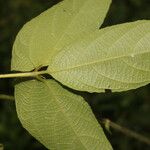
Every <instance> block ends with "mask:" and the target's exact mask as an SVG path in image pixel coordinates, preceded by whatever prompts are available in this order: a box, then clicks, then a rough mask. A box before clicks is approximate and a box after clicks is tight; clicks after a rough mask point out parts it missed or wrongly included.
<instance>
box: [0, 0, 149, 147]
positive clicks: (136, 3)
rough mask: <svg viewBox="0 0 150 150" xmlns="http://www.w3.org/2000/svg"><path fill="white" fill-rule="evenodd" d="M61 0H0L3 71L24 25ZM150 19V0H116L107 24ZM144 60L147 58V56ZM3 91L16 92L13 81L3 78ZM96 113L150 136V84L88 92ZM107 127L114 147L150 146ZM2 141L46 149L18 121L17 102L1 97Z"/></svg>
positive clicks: (0, 82) (7, 144)
mask: <svg viewBox="0 0 150 150" xmlns="http://www.w3.org/2000/svg"><path fill="white" fill-rule="evenodd" d="M58 1H59V0H0V73H8V72H9V70H10V60H11V51H12V45H13V42H14V39H15V36H16V34H17V33H18V31H19V30H20V29H21V27H22V25H23V24H25V23H26V22H27V21H28V20H30V19H32V18H33V17H35V16H37V15H38V14H39V13H41V12H42V11H44V10H46V9H47V8H49V7H51V6H52V5H53V4H55V3H56V2H58ZM139 19H150V1H149V0H113V3H112V5H111V8H110V10H109V13H108V15H107V17H106V19H105V22H104V24H103V27H105V26H108V25H113V24H118V23H123V22H128V21H134V20H139ZM143 61H144V60H143ZM0 93H5V94H10V95H13V82H12V80H10V79H3V80H2V79H0ZM86 97H87V100H88V101H89V103H90V105H91V107H92V109H93V111H94V113H95V115H96V116H97V117H98V118H109V119H111V120H112V121H114V122H116V123H118V124H121V125H123V126H126V127H127V128H129V129H132V130H133V131H136V132H138V133H140V134H143V135H144V136H147V137H150V86H146V87H142V88H139V89H137V90H131V91H128V92H122V93H113V94H111V93H108V94H106V93H105V94H87V95H86ZM111 131H112V134H109V133H108V132H107V131H106V135H107V137H108V138H109V140H110V142H111V144H112V145H113V147H114V150H149V149H150V147H148V145H146V144H143V143H141V142H139V141H137V140H134V139H132V138H129V137H127V136H125V135H123V134H121V133H120V132H117V131H116V130H113V129H112V130H111ZM0 143H2V144H4V146H5V150H26V149H28V150H44V149H45V148H44V146H42V145H41V144H40V143H38V142H37V141H36V140H35V139H34V138H33V137H31V136H30V135H29V134H28V132H26V131H25V129H23V128H22V126H21V124H20V122H19V121H18V118H17V115H16V110H15V104H14V102H9V101H2V100H0Z"/></svg>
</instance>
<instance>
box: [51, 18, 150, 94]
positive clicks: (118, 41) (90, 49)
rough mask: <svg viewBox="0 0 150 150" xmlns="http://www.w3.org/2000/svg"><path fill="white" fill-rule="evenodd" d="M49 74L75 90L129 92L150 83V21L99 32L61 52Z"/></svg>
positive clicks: (52, 64)
mask: <svg viewBox="0 0 150 150" xmlns="http://www.w3.org/2000/svg"><path fill="white" fill-rule="evenodd" d="M48 70H49V74H51V75H52V76H53V77H54V78H55V79H57V80H58V81H60V82H61V83H63V84H64V85H67V86H69V87H71V88H73V89H76V90H80V91H88V92H102V91H104V89H111V90H112V91H125V90H130V89H135V88H138V87H140V86H144V85H146V84H148V83H149V82H150V21H145V20H143V21H136V22H133V23H125V24H121V25H116V26H112V27H108V28H105V29H102V30H100V31H96V32H95V33H93V34H92V35H89V36H88V37H86V38H84V39H79V40H78V42H74V43H72V44H71V45H69V46H66V47H64V50H62V51H61V52H59V53H58V54H57V55H56V56H55V57H54V58H53V60H52V63H50V65H49V68H48Z"/></svg>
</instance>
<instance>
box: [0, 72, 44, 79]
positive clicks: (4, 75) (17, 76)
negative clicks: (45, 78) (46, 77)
mask: <svg viewBox="0 0 150 150" xmlns="http://www.w3.org/2000/svg"><path fill="white" fill-rule="evenodd" d="M46 73H47V71H36V72H35V71H33V72H24V73H12V74H1V75H0V79H2V78H19V77H36V76H38V75H42V74H46Z"/></svg>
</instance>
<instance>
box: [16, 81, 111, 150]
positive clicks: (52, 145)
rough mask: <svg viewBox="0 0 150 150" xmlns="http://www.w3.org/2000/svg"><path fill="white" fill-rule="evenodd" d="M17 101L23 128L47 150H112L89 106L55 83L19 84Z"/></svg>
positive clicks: (35, 82)
mask: <svg viewBox="0 0 150 150" xmlns="http://www.w3.org/2000/svg"><path fill="white" fill-rule="evenodd" d="M15 98H16V107H17V113H18V116H19V119H20V120H21V122H22V124H23V126H24V128H25V129H27V130H28V131H29V132H30V133H31V134H32V135H33V136H34V137H35V138H36V139H38V140H39V141H40V142H41V143H43V144H44V145H45V146H46V147H47V148H48V149H52V150H111V149H112V147H111V145H110V143H109V142H108V141H107V139H106V137H105V135H104V133H103V130H102V128H101V127H100V125H99V124H98V122H97V120H96V119H95V117H94V115H93V113H92V111H91V108H90V107H89V105H88V104H87V103H86V102H85V101H84V100H83V98H82V97H80V96H77V95H75V94H73V93H70V92H69V91H67V90H65V89H63V88H62V87H61V86H60V85H59V84H58V83H56V82H55V81H52V80H43V82H40V81H37V80H31V81H26V82H23V83H20V84H18V85H16V87H15Z"/></svg>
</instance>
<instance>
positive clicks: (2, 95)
mask: <svg viewBox="0 0 150 150" xmlns="http://www.w3.org/2000/svg"><path fill="white" fill-rule="evenodd" d="M0 99H3V100H11V101H14V100H15V98H14V96H10V95H5V94H0Z"/></svg>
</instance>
